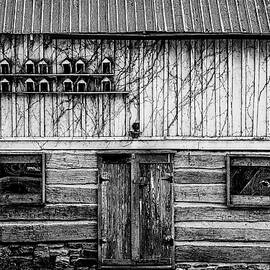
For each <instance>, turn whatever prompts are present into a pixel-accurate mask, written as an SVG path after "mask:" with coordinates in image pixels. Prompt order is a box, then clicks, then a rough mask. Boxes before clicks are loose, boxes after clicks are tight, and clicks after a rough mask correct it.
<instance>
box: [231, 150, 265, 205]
mask: <svg viewBox="0 0 270 270" xmlns="http://www.w3.org/2000/svg"><path fill="white" fill-rule="evenodd" d="M233 158H234V159H235V158H241V159H243V158H247V159H256V158H261V159H262V158H263V159H268V160H269V166H259V165H258V166H256V167H269V169H270V155H263V154H262V155H260V154H259V155H254V154H227V155H226V193H227V194H226V195H227V206H228V207H230V208H270V196H258V195H257V196H252V195H234V194H231V184H232V179H231V177H230V176H231V167H232V166H231V160H232V159H233ZM246 167H250V166H249V165H246ZM254 167H255V166H254Z"/></svg>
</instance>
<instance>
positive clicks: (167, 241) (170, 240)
mask: <svg viewBox="0 0 270 270" xmlns="http://www.w3.org/2000/svg"><path fill="white" fill-rule="evenodd" d="M163 241H164V243H165V244H166V245H168V246H173V244H174V240H173V238H172V236H171V235H166V236H165V237H164V238H163Z"/></svg>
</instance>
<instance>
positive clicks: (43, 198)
mask: <svg viewBox="0 0 270 270" xmlns="http://www.w3.org/2000/svg"><path fill="white" fill-rule="evenodd" d="M3 155H4V156H27V155H29V156H30V155H36V156H40V157H41V191H40V192H41V194H40V196H41V200H40V202H33V203H30V202H23V201H20V202H6V203H4V202H0V206H8V205H15V206H16V205H24V206H28V205H29V206H40V205H44V204H45V203H46V154H45V153H44V152H23V151H20V152H17V151H16V152H3V151H1V152H0V163H1V156H3Z"/></svg>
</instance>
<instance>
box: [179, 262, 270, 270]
mask: <svg viewBox="0 0 270 270" xmlns="http://www.w3.org/2000/svg"><path fill="white" fill-rule="evenodd" d="M176 270H270V264H244V263H241V264H240V263H239V264H236V263H235V264H232V263H231V264H229V263H226V264H223V263H209V264H208V263H178V264H176Z"/></svg>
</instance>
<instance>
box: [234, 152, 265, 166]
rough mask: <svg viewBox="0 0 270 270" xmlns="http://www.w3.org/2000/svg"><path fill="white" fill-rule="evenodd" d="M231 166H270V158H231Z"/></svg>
mask: <svg viewBox="0 0 270 270" xmlns="http://www.w3.org/2000/svg"><path fill="white" fill-rule="evenodd" d="M231 166H247V167H251V166H265V167H268V166H270V156H269V157H262V156H261V157H260V156H259V155H258V156H257V157H255V156H253V157H250V156H246V157H235V158H234V157H231Z"/></svg>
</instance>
